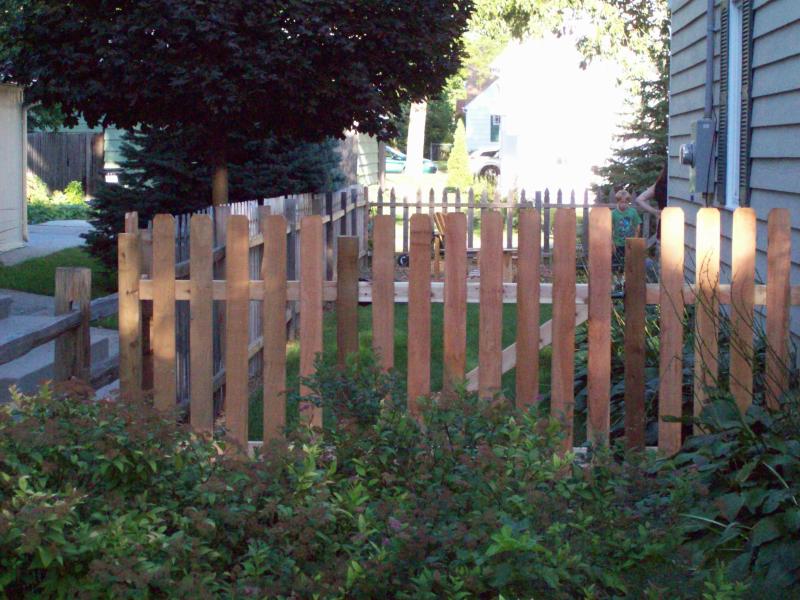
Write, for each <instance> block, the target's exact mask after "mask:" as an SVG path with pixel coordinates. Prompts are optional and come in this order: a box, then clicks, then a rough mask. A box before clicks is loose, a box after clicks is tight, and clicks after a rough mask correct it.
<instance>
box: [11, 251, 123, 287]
mask: <svg viewBox="0 0 800 600" xmlns="http://www.w3.org/2000/svg"><path fill="white" fill-rule="evenodd" d="M58 267H88V268H89V269H91V270H92V298H100V297H102V296H107V295H108V294H113V293H114V292H116V291H117V282H116V278H115V277H112V276H110V275H109V274H108V273H106V272H105V271H104V270H103V266H102V265H101V264H100V261H98V260H97V259H96V258H94V257H93V256H92V255H90V254H89V253H88V252H87V251H86V249H84V248H67V249H66V250H61V251H59V252H55V253H53V254H49V255H47V256H41V257H39V258H32V259H30V260H26V261H25V262H23V263H20V264H18V265H13V266H10V267H5V266H0V288H5V289H10V290H18V291H20V292H30V293H31V294H43V295H45V296H52V295H53V294H55V276H56V268H58Z"/></svg>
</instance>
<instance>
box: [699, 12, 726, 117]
mask: <svg viewBox="0 0 800 600" xmlns="http://www.w3.org/2000/svg"><path fill="white" fill-rule="evenodd" d="M724 1H725V0H723V2H724ZM714 2H715V0H708V5H707V6H706V89H705V91H706V98H705V105H704V107H703V117H704V118H706V119H710V118H711V115H712V114H713V112H714Z"/></svg>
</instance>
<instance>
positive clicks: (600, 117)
mask: <svg viewBox="0 0 800 600" xmlns="http://www.w3.org/2000/svg"><path fill="white" fill-rule="evenodd" d="M581 58H582V57H581V55H580V53H579V52H578V51H577V50H576V49H575V39H574V38H571V37H568V36H565V37H562V38H557V37H555V36H553V37H549V38H545V39H536V40H529V41H525V42H522V43H512V44H511V45H510V46H509V47H508V48H507V49H506V50H505V51H504V52H503V54H502V55H501V56H500V57H499V58H498V59H497V61H496V62H495V66H496V67H497V68H498V69H499V74H500V78H501V82H500V83H501V85H502V89H501V94H500V95H501V97H502V114H503V121H502V138H501V144H502V147H501V156H502V160H503V163H504V164H503V168H502V169H501V171H502V179H501V185H502V187H503V188H504V189H510V188H512V187H516V188H517V189H523V188H524V189H530V190H534V189H543V188H544V187H550V188H558V187H561V188H564V189H576V190H583V189H584V188H586V187H588V186H589V185H590V184H591V183H592V182H593V181H594V180H595V179H596V178H595V177H594V176H593V175H592V171H591V168H592V166H594V165H600V164H603V162H604V161H605V159H606V158H607V157H608V156H609V155H610V154H611V147H612V144H613V143H614V140H613V136H614V133H615V132H616V131H617V128H618V125H619V122H620V121H621V115H622V113H623V112H624V110H625V105H624V91H623V89H622V88H621V86H619V85H618V84H617V78H618V75H619V67H618V66H617V65H616V64H614V63H613V62H610V61H601V60H596V61H593V62H592V63H591V64H590V65H589V67H588V68H587V69H585V70H583V69H581V68H580V62H581Z"/></svg>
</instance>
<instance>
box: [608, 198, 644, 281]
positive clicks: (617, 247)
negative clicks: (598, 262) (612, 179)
mask: <svg viewBox="0 0 800 600" xmlns="http://www.w3.org/2000/svg"><path fill="white" fill-rule="evenodd" d="M615 197H616V199H617V207H616V208H615V209H614V210H612V211H611V234H612V238H613V240H614V257H613V260H612V264H613V265H614V266H615V268H616V269H617V270H620V271H621V270H623V269H624V266H625V239H626V238H631V237H636V236H638V235H639V226H640V225H641V224H642V218H641V217H640V216H639V213H638V212H637V210H636V209H635V208H633V207H632V206H631V194H630V192H628V191H627V190H620V191H618V192H617V193H616V196H615Z"/></svg>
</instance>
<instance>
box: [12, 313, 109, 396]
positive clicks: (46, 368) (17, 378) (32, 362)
mask: <svg viewBox="0 0 800 600" xmlns="http://www.w3.org/2000/svg"><path fill="white" fill-rule="evenodd" d="M36 318H37V317H14V318H13V321H15V322H17V325H19V326H25V325H26V324H25V323H20V322H19V321H26V320H28V319H36ZM51 318H52V317H51ZM91 339H92V347H91V348H92V350H91V352H92V363H93V364H96V363H97V362H99V361H102V360H105V359H106V358H108V357H109V356H111V355H116V354H118V352H119V336H118V333H117V332H116V331H114V330H110V329H100V328H95V327H93V328H92V329H91ZM54 354H55V342H50V343H47V344H44V345H42V346H39V347H38V348H35V349H33V350H31V351H30V352H28V354H26V355H25V356H21V357H20V358H18V359H16V360H13V361H11V362H9V363H6V364H4V365H0V402H7V401H8V400H10V398H11V394H10V393H9V391H8V388H9V387H10V386H12V385H16V386H17V387H18V388H19V389H20V391H22V392H25V393H31V392H35V391H36V390H37V388H38V387H39V386H40V385H41V383H42V382H44V381H47V380H49V379H52V377H53V357H54Z"/></svg>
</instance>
